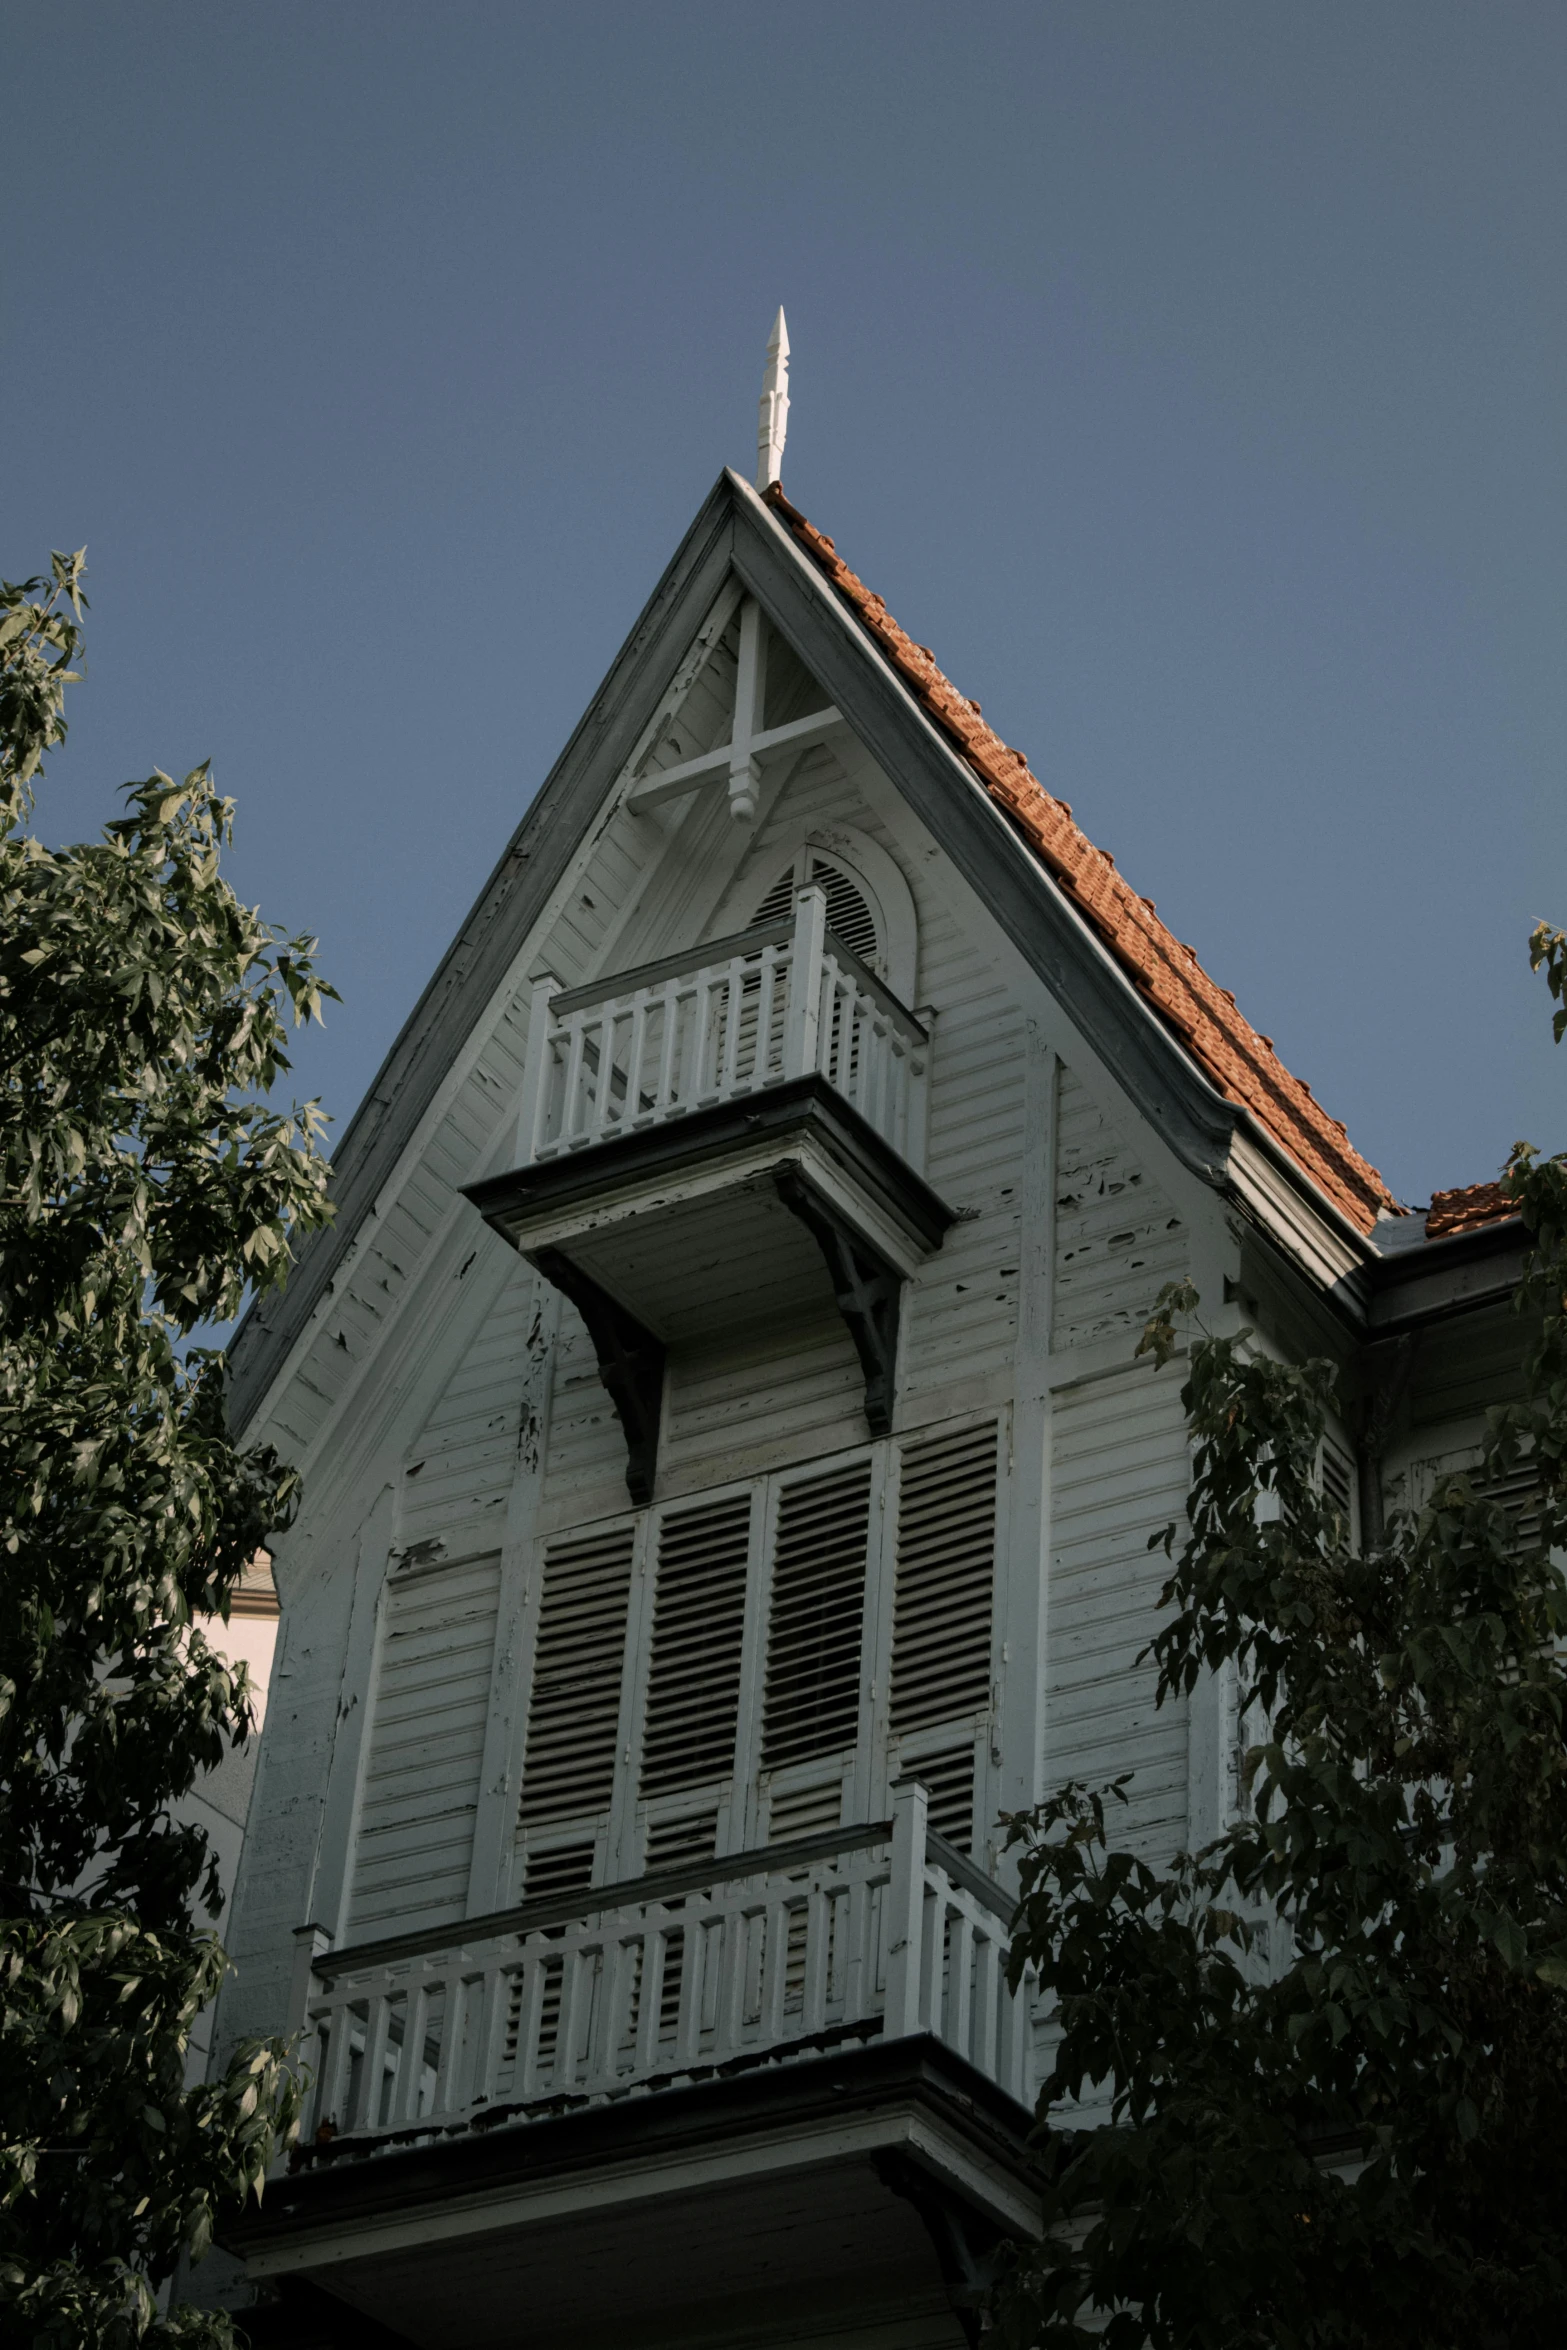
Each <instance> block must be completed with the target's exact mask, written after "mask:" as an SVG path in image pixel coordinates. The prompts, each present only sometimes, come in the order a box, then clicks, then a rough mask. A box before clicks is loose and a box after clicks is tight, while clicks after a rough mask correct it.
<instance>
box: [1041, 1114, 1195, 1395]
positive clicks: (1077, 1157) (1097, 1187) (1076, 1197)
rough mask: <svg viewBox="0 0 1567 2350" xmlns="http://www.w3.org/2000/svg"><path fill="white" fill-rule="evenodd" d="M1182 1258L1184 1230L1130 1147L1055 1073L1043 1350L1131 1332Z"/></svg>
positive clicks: (1177, 1272)
mask: <svg viewBox="0 0 1567 2350" xmlns="http://www.w3.org/2000/svg"><path fill="white" fill-rule="evenodd" d="M1130 1123H1131V1119H1130V1113H1128V1124H1130ZM1187 1255H1188V1249H1187V1235H1186V1231H1185V1228H1184V1227H1183V1225H1182V1223H1181V1220H1180V1218H1179V1217H1178V1216H1177V1215H1176V1212H1175V1210H1174V1208H1173V1207H1172V1205H1171V1204H1170V1202H1169V1201H1168V1200H1167V1199H1166V1198H1165V1196H1164V1194H1163V1193H1162V1192H1161V1191H1160V1190H1159V1188H1158V1186H1157V1184H1155V1183H1154V1182H1153V1181H1152V1180H1151V1179H1150V1178H1149V1176H1148V1174H1147V1172H1146V1170H1145V1169H1144V1167H1143V1166H1142V1165H1141V1163H1140V1161H1139V1159H1138V1157H1137V1154H1136V1152H1135V1151H1134V1149H1133V1147H1132V1145H1131V1143H1130V1142H1129V1141H1128V1139H1127V1138H1126V1136H1125V1135H1124V1134H1123V1133H1122V1131H1121V1130H1120V1128H1119V1126H1116V1125H1112V1123H1111V1122H1110V1120H1109V1119H1107V1118H1106V1117H1105V1116H1104V1115H1103V1113H1102V1112H1101V1110H1100V1109H1099V1106H1098V1104H1097V1103H1096V1102H1095V1101H1094V1100H1093V1098H1092V1096H1091V1095H1090V1094H1089V1093H1088V1091H1087V1089H1086V1087H1085V1086H1084V1085H1083V1084H1082V1082H1081V1080H1080V1079H1079V1078H1077V1077H1075V1076H1074V1075H1073V1073H1072V1071H1071V1070H1070V1069H1063V1070H1062V1072H1061V1093H1060V1107H1059V1110H1058V1113H1057V1138H1056V1261H1055V1328H1054V1332H1053V1337H1052V1343H1053V1344H1054V1345H1055V1346H1056V1347H1058V1348H1060V1347H1067V1346H1076V1345H1081V1344H1083V1343H1085V1342H1086V1341H1088V1340H1091V1339H1099V1338H1109V1337H1111V1336H1113V1335H1114V1333H1115V1332H1116V1331H1118V1330H1124V1331H1126V1332H1127V1333H1128V1334H1129V1335H1130V1334H1132V1333H1134V1332H1136V1331H1138V1330H1140V1329H1141V1327H1142V1325H1143V1323H1144V1322H1145V1321H1146V1320H1147V1318H1148V1315H1149V1312H1150V1310H1151V1308H1152V1306H1153V1301H1154V1299H1155V1298H1156V1297H1157V1296H1158V1294H1159V1292H1160V1290H1161V1289H1162V1288H1163V1287H1164V1284H1165V1283H1166V1282H1167V1281H1178V1280H1179V1279H1180V1277H1181V1275H1182V1274H1183V1273H1184V1272H1185V1270H1186V1265H1187Z"/></svg>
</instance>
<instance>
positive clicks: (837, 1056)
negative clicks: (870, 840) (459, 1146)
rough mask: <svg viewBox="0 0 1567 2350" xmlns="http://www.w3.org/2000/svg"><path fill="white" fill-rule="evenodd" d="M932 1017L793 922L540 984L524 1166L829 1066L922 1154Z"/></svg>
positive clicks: (811, 894)
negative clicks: (572, 982) (597, 974)
mask: <svg viewBox="0 0 1567 2350" xmlns="http://www.w3.org/2000/svg"><path fill="white" fill-rule="evenodd" d="M928 1057H929V1038H928V1035H927V1033H926V1031H925V1029H924V1028H923V1027H922V1026H921V1025H920V1023H919V1021H918V1020H917V1019H916V1018H915V1017H914V1015H913V1013H912V1012H909V1011H907V1010H906V1009H905V1008H904V1006H903V1005H902V1004H900V1003H899V1002H898V1000H897V998H896V996H894V995H892V994H891V993H890V992H889V991H888V990H887V989H886V988H885V987H883V986H882V984H881V982H880V980H878V979H877V978H876V977H875V976H874V975H873V974H872V973H871V972H869V971H867V969H866V968H865V966H864V964H863V963H861V962H860V961H859V959H858V957H857V956H855V955H853V954H851V953H850V951H849V949H848V948H847V947H846V946H844V945H843V944H842V942H841V941H840V940H839V939H837V938H835V937H834V936H833V935H832V933H831V932H830V931H829V930H828V928H827V901H826V898H825V896H824V895H823V893H822V891H821V889H820V888H818V887H816V886H814V885H813V886H812V887H810V888H808V889H803V890H801V891H800V893H799V895H798V897H797V899H796V903H795V913H794V920H793V922H792V923H781V924H775V925H761V926H759V927H758V928H756V929H754V930H742V931H740V932H738V933H737V934H736V935H735V936H733V937H731V938H720V939H714V940H712V941H711V942H710V943H709V944H708V945H707V946H703V947H696V948H693V949H692V950H691V952H690V953H689V954H686V955H672V956H670V957H668V958H667V959H666V960H665V961H663V962H658V963H645V964H643V965H641V966H640V968H638V969H636V970H632V971H622V972H618V973H615V974H614V975H613V976H611V977H609V978H607V979H602V980H598V981H595V982H594V983H593V984H592V985H591V986H588V987H578V988H571V989H567V990H564V991H562V990H561V989H559V988H557V986H556V984H555V982H554V981H553V980H549V979H542V980H539V981H538V982H537V983H536V984H535V987H534V991H533V1003H532V1009H531V1013H530V1019H529V1028H528V1060H527V1072H526V1076H525V1080H524V1084H523V1103H522V1114H521V1118H520V1121H519V1127H518V1135H517V1142H518V1156H519V1159H520V1162H521V1164H522V1165H524V1166H533V1165H537V1164H539V1163H541V1162H543V1161H546V1160H551V1159H558V1158H561V1157H563V1156H564V1155H566V1154H568V1153H570V1152H573V1151H579V1150H583V1149H586V1148H589V1147H590V1146H591V1145H593V1144H595V1143H601V1142H609V1141H612V1140H614V1139H615V1138H616V1137H618V1136H621V1135H627V1134H638V1133H643V1132H645V1131H646V1130H647V1129H648V1128H649V1127H652V1126H662V1125H665V1124H666V1123H667V1122H668V1121H669V1120H671V1119H674V1118H679V1117H683V1116H684V1115H686V1113H687V1112H689V1111H691V1110H700V1109H707V1108H710V1107H712V1106H713V1105H715V1104H717V1103H720V1102H728V1101H736V1100H739V1099H740V1098H741V1097H742V1096H745V1095H749V1094H754V1093H756V1092H757V1091H758V1090H759V1089H760V1088H762V1087H764V1086H769V1085H779V1084H782V1083H784V1082H785V1081H786V1080H788V1079H790V1078H794V1077H805V1076H809V1075H810V1074H812V1073H813V1072H819V1073H820V1074H821V1075H822V1076H823V1077H825V1078H826V1079H827V1080H828V1082H829V1083H830V1084H831V1085H833V1086H834V1087H835V1088H836V1090H837V1091H838V1092H839V1093H841V1094H842V1095H843V1096H844V1098H845V1099H846V1100H847V1101H849V1102H851V1103H852V1104H853V1106H854V1108H855V1109H856V1110H858V1111H859V1113H860V1115H861V1117H862V1118H864V1119H865V1120H867V1122H868V1123H869V1124H870V1125H871V1126H873V1127H874V1128H875V1129H876V1132H877V1133H878V1134H879V1135H880V1136H881V1137H882V1139H883V1141H884V1142H887V1143H890V1144H891V1145H892V1147H893V1149H894V1150H896V1151H898V1152H899V1153H900V1154H901V1156H902V1157H904V1158H905V1159H907V1160H908V1161H909V1162H910V1164H911V1165H913V1166H915V1167H917V1168H918V1167H921V1166H922V1165H923V1162H924V1156H925V1091H926V1065H927V1061H928Z"/></svg>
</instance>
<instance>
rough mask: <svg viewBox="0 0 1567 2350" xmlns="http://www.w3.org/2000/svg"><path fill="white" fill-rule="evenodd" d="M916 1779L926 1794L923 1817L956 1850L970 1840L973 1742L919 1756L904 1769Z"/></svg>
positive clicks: (965, 1848) (970, 1846) (968, 1846)
mask: <svg viewBox="0 0 1567 2350" xmlns="http://www.w3.org/2000/svg"><path fill="white" fill-rule="evenodd" d="M903 1776H904V1778H905V1779H917V1780H918V1781H919V1783H920V1785H921V1786H922V1787H923V1788H924V1790H925V1792H926V1794H927V1795H928V1796H929V1797H930V1808H929V1810H928V1811H927V1813H926V1815H925V1816H926V1818H927V1820H928V1821H929V1823H930V1825H931V1827H932V1828H933V1829H934V1830H935V1832H936V1834H937V1835H938V1836H945V1838H946V1839H947V1842H948V1843H949V1844H955V1845H956V1846H957V1848H958V1850H959V1852H970V1851H972V1849H973V1843H974V1741H973V1739H972V1738H970V1739H969V1740H968V1741H967V1743H966V1744H965V1745H963V1746H950V1747H944V1748H943V1749H942V1750H941V1752H940V1753H939V1754H927V1755H922V1756H921V1757H920V1760H919V1761H918V1762H911V1763H910V1764H909V1765H908V1766H907V1768H906V1769H905V1771H904V1774H903Z"/></svg>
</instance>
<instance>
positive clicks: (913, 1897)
mask: <svg viewBox="0 0 1567 2350" xmlns="http://www.w3.org/2000/svg"><path fill="white" fill-rule="evenodd" d="M929 1808H930V1797H929V1796H928V1795H927V1794H926V1792H925V1790H924V1788H923V1787H922V1786H921V1785H920V1784H919V1782H918V1781H917V1780H915V1781H912V1782H911V1783H909V1784H908V1785H905V1786H902V1787H899V1788H896V1789H895V1790H894V1792H893V1798H892V1865H891V1871H890V1874H889V1878H888V1884H887V1897H886V1898H887V1910H886V1921H887V1922H886V1928H885V1931H886V1936H887V2006H886V2014H885V2020H884V2022H883V2024H882V2035H883V2037H884V2038H885V2039H888V2040H902V2039H906V2038H908V2036H909V2035H910V2034H911V2033H913V2032H917V2031H919V2030H920V2029H921V2024H922V2019H921V2015H920V1977H921V1975H922V1974H923V1972H924V1966H923V1963H922V1962H923V1957H924V1953H923V1950H922V1947H921V1945H922V1942H923V1939H924V1927H925V1822H926V1814H927V1812H928V1811H929Z"/></svg>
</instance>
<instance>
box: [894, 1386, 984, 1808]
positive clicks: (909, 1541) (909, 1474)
mask: <svg viewBox="0 0 1567 2350" xmlns="http://www.w3.org/2000/svg"><path fill="white" fill-rule="evenodd" d="M995 1559H996V1423H995V1422H994V1420H990V1421H987V1422H985V1423H984V1424H983V1425H982V1426H981V1427H978V1428H965V1429H962V1430H961V1431H960V1432H959V1433H958V1434H957V1435H955V1436H933V1437H929V1438H927V1439H926V1440H925V1441H924V1442H923V1443H919V1444H909V1445H905V1447H904V1450H903V1464H902V1475H901V1480H900V1485H899V1493H898V1569H897V1584H896V1589H895V1596H894V1601H893V1619H892V1690H891V1701H890V1706H889V1715H888V1720H889V1727H890V1728H891V1729H892V1731H893V1732H894V1734H896V1733H898V1732H900V1731H904V1730H918V1729H925V1728H933V1727H934V1726H935V1725H936V1724H937V1723H938V1722H947V1721H951V1720H953V1719H954V1718H955V1717H956V1716H958V1715H961V1714H966V1713H975V1712H977V1711H978V1710H979V1709H980V1708H981V1707H982V1706H984V1705H985V1704H986V1703H987V1702H988V1700H989V1696H990V1610H991V1589H992V1585H993V1582H994V1578H995ZM909 1767H910V1769H911V1771H916V1775H917V1776H920V1777H923V1776H924V1770H923V1766H918V1768H917V1769H916V1766H914V1765H912V1764H911V1765H910V1766H909Z"/></svg>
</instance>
